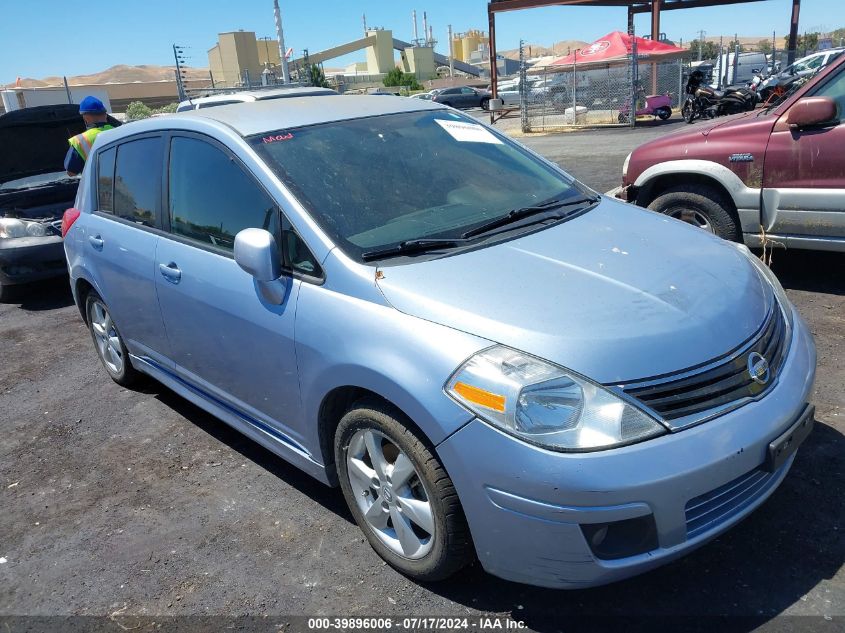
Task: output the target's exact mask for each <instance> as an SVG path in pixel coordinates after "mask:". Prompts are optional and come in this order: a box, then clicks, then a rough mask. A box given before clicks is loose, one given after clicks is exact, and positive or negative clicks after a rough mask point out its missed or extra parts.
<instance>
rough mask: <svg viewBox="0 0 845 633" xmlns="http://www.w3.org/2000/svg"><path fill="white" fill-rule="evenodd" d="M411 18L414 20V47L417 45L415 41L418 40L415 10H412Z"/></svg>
mask: <svg viewBox="0 0 845 633" xmlns="http://www.w3.org/2000/svg"><path fill="white" fill-rule="evenodd" d="M411 17H412V18H413V19H414V42H413V44H414V46H416V45H417V41H418V40H419V39H420V38H419V35H417V10H416V9H414V10H413V11H411Z"/></svg>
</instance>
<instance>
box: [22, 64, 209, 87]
mask: <svg viewBox="0 0 845 633" xmlns="http://www.w3.org/2000/svg"><path fill="white" fill-rule="evenodd" d="M174 70H175V67H174V66H150V65H147V64H144V65H141V66H126V65H124V64H120V65H117V66H112V67H111V68H107V69H106V70H104V71H102V72H99V73H93V74H90V75H76V76H75V77H68V78H67V81H68V83H69V84H70V85H71V86H78V85H82V84H107V83H131V82H136V81H140V82H148V81H162V80H172V79H173V78H174V74H173V71H174ZM184 70H185V76H186V78H187V79H208V69H207V68H187V67H186V68H185V69H184ZM61 85H62V78H61V77H44V78H43V79H31V78H26V79H21V86H23V87H24V88H36V87H43V86H61Z"/></svg>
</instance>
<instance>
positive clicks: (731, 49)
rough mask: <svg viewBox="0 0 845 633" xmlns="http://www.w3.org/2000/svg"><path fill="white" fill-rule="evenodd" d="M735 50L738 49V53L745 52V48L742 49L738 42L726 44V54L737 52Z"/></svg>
mask: <svg viewBox="0 0 845 633" xmlns="http://www.w3.org/2000/svg"><path fill="white" fill-rule="evenodd" d="M737 48H738V49H739V51H738V52H740V53H742V52H743V51H745V47H743V45H742V44H741V43H740V41H739V40H732V41H730V42H728V47H727V52H728V53H734V52H737V50H736V49H737Z"/></svg>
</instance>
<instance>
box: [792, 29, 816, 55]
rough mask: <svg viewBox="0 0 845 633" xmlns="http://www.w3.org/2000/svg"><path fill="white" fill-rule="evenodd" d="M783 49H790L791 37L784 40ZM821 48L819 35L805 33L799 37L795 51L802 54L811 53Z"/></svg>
mask: <svg viewBox="0 0 845 633" xmlns="http://www.w3.org/2000/svg"><path fill="white" fill-rule="evenodd" d="M783 42H784V43H783V47H784V48H785V49H789V36H788V35H787V36H786V37H784V38H783ZM818 47H819V34H818V33H804V34H803V35H799V36H798V44H797V46H796V47H795V50H797V51H799V52H800V53H811V52H813V51H814V50H816V49H817V48H818Z"/></svg>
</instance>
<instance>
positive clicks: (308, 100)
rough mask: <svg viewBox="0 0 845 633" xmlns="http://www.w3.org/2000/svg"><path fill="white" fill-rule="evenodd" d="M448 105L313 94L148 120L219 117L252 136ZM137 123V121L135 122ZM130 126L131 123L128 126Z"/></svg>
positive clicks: (157, 124) (170, 122)
mask: <svg viewBox="0 0 845 633" xmlns="http://www.w3.org/2000/svg"><path fill="white" fill-rule="evenodd" d="M441 109H446V108H445V106H442V105H440V104H437V103H432V102H430V101H425V100H423V99H406V98H404V97H394V96H385V97H384V98H382V99H373V98H372V97H370V96H368V95H344V96H338V95H336V94H332V95H326V96H313V97H291V98H289V99H269V100H266V101H252V102H244V103H235V104H231V105H223V106H219V107H216V108H204V109H201V110H188V111H185V112H180V113H178V114H174V115H167V116H164V117H160V118H158V119H155V121H151V120H150V119H147V121H149V123H147V122H146V121H145V122H144V123H145V125H144V128H145V129H146V130H153V129H165V130H166V129H172V128H174V127H176V128H178V127H179V125H178V124H176V125H174V124H175V123H176V122H177V121H187V120H197V121H216V122H219V123H222V124H224V125H226V126H228V127H230V128H231V129H233V130H235V131H236V132H237V133H238V134H240V135H241V136H252V135H254V134H261V133H264V132H272V131H274V130H280V129H286V128H295V127H302V126H306V125H315V124H318V123H328V122H332V121H344V120H347V119H359V118H363V117H371V116H381V115H385V114H397V113H402V112H418V111H424V110H441ZM133 125H134V124H133ZM126 127H129V126H126Z"/></svg>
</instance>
